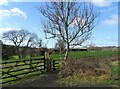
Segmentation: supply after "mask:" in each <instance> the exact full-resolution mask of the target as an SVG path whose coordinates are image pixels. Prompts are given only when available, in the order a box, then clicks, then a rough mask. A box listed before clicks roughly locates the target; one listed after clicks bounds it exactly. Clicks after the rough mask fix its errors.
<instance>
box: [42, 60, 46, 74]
mask: <svg viewBox="0 0 120 89" xmlns="http://www.w3.org/2000/svg"><path fill="white" fill-rule="evenodd" d="M43 60H44V72H46V60H45V58H44V59H43Z"/></svg>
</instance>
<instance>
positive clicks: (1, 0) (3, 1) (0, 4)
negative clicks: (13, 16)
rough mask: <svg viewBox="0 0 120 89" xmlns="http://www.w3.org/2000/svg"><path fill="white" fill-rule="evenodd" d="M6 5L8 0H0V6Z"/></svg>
mask: <svg viewBox="0 0 120 89" xmlns="http://www.w3.org/2000/svg"><path fill="white" fill-rule="evenodd" d="M4 5H8V0H0V6H4Z"/></svg>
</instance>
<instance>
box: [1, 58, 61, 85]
mask: <svg viewBox="0 0 120 89" xmlns="http://www.w3.org/2000/svg"><path fill="white" fill-rule="evenodd" d="M58 64H59V60H52V70H53V71H55V70H56V68H57V65H58ZM0 65H2V68H1V69H0V72H2V76H1V77H0V80H1V79H2V82H1V84H3V85H4V84H9V83H11V82H15V81H17V80H20V79H22V78H25V77H27V76H35V75H40V74H43V73H45V68H46V67H45V60H44V58H37V59H29V60H25V59H24V60H23V59H21V60H14V61H7V62H2V63H0Z"/></svg>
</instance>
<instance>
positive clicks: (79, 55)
mask: <svg viewBox="0 0 120 89" xmlns="http://www.w3.org/2000/svg"><path fill="white" fill-rule="evenodd" d="M118 54H119V53H118V52H112V51H96V52H88V51H84V52H70V53H69V57H68V58H69V59H76V58H77V59H80V58H86V57H98V58H106V57H111V56H118ZM40 57H42V56H36V57H33V58H40ZM63 57H64V54H62V58H63ZM51 58H52V59H59V58H60V55H59V54H52V55H51ZM25 59H26V60H29V59H30V57H29V56H26V58H25ZM13 60H22V59H18V57H17V56H14V57H12V58H11V59H9V60H7V61H13ZM20 64H22V63H20ZM11 65H14V64H6V65H5V66H11ZM110 67H111V73H113V75H117V74H118V70H119V69H118V66H112V65H111V66H110ZM13 70H16V69H13ZM3 71H6V70H4V69H3ZM119 71H120V70H119ZM22 72H24V71H19V72H16V73H14V74H18V73H22ZM35 73H38V72H35ZM5 76H7V75H5ZM5 76H4V77H5ZM11 79H12V78H11ZM11 79H10V78H9V79H8V80H11ZM3 81H7V79H6V80H3ZM75 82H76V81H74V82H72V83H73V84H74V83H75ZM111 82H112V83H115V84H116V83H117V82H116V81H115V80H114V81H113V80H112V81H111Z"/></svg>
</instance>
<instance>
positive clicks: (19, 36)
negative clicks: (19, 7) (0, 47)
mask: <svg viewBox="0 0 120 89" xmlns="http://www.w3.org/2000/svg"><path fill="white" fill-rule="evenodd" d="M29 34H30V33H29V32H28V31H27V30H25V29H21V30H12V31H8V32H5V33H3V37H2V38H3V39H4V40H8V41H10V42H12V43H13V44H14V45H15V47H16V50H17V53H18V56H19V58H21V56H20V49H19V47H20V46H21V44H22V43H24V41H25V40H26V38H27V36H28V35H29ZM8 51H9V50H8Z"/></svg>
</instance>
